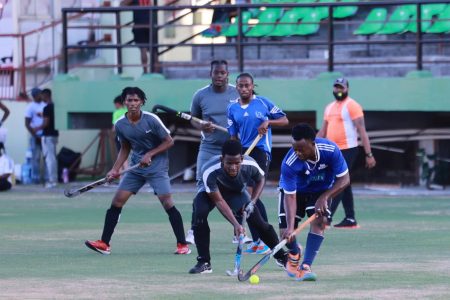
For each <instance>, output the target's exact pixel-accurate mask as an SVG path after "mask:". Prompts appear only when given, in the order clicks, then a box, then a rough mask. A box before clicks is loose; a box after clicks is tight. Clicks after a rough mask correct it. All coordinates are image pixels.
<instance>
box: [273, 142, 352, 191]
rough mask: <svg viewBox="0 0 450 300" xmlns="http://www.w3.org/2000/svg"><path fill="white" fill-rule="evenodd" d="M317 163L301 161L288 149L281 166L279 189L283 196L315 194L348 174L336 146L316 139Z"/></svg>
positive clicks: (292, 150)
mask: <svg viewBox="0 0 450 300" xmlns="http://www.w3.org/2000/svg"><path fill="white" fill-rule="evenodd" d="M315 143H316V155H317V161H315V162H314V161H309V160H307V161H303V160H301V159H300V158H298V156H297V154H296V153H295V151H294V149H293V148H291V149H289V151H288V153H287V154H286V156H285V157H284V159H283V162H282V164H281V176H280V188H282V189H283V191H284V193H285V194H294V193H296V192H300V193H317V192H323V191H325V190H328V189H330V188H331V187H332V186H333V184H334V181H335V178H336V177H342V176H344V175H345V174H347V173H348V167H347V163H346V162H345V159H344V157H343V156H342V153H341V151H340V150H339V148H338V146H337V145H336V144H335V143H333V142H332V141H330V140H327V139H323V138H316V139H315Z"/></svg>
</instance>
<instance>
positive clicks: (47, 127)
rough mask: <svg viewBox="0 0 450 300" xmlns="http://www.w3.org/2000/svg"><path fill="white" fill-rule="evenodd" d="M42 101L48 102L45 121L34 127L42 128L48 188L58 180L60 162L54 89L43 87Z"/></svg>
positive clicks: (36, 130) (36, 129)
mask: <svg viewBox="0 0 450 300" xmlns="http://www.w3.org/2000/svg"><path fill="white" fill-rule="evenodd" d="M41 98H42V102H44V103H45V104H46V106H45V107H44V111H43V116H44V122H43V123H42V125H41V126H38V127H36V128H33V131H34V132H35V133H36V132H39V131H41V130H42V138H41V143H42V154H43V155H44V161H45V166H46V170H47V180H48V181H47V182H46V183H45V187H46V188H54V187H56V185H57V182H58V163H57V161H56V144H57V143H58V135H59V133H58V130H56V129H55V106H54V104H53V100H52V91H51V90H50V89H43V90H42V92H41Z"/></svg>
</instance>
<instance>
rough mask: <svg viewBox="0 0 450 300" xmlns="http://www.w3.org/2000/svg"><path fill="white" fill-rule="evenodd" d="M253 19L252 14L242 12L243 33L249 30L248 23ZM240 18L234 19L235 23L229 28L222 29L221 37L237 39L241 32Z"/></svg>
mask: <svg viewBox="0 0 450 300" xmlns="http://www.w3.org/2000/svg"><path fill="white" fill-rule="evenodd" d="M251 17H252V14H251V13H250V12H248V11H243V12H242V32H243V33H245V32H246V31H247V30H248V25H247V24H248V21H249V20H250V18H251ZM238 26H239V17H236V18H234V23H231V24H230V26H228V27H227V28H224V29H222V32H221V33H220V35H221V36H226V37H235V36H237V35H238V33H239V30H238Z"/></svg>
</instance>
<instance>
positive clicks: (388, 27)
mask: <svg viewBox="0 0 450 300" xmlns="http://www.w3.org/2000/svg"><path fill="white" fill-rule="evenodd" d="M415 9H416V6H415V5H412V4H408V5H401V6H399V7H397V8H396V9H395V10H394V12H393V13H392V15H391V16H390V18H389V21H387V22H386V23H385V24H384V26H383V28H381V30H379V31H378V32H377V34H399V33H403V32H405V30H406V29H407V28H408V26H409V21H410V19H411V16H413V15H414V14H415V13H414V10H415Z"/></svg>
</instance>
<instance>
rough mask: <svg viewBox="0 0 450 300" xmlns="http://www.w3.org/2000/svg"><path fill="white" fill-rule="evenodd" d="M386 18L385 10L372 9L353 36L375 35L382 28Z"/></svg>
mask: <svg viewBox="0 0 450 300" xmlns="http://www.w3.org/2000/svg"><path fill="white" fill-rule="evenodd" d="M386 18H387V10H386V8H374V9H372V10H371V11H370V13H369V15H368V16H367V18H366V20H365V21H364V23H362V24H361V25H360V26H359V27H358V29H356V30H355V31H354V32H353V34H357V35H370V34H375V33H377V32H378V31H379V30H380V29H381V28H383V26H384V23H385V22H386Z"/></svg>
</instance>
